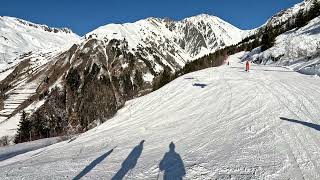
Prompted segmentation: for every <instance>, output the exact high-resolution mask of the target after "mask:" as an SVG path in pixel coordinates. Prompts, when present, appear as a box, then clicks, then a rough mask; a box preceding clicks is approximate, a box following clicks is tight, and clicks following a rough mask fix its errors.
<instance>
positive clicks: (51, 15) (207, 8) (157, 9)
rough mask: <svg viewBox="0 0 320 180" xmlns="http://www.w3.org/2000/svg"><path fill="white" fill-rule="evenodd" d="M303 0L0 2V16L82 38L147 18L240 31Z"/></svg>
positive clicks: (67, 0)
mask: <svg viewBox="0 0 320 180" xmlns="http://www.w3.org/2000/svg"><path fill="white" fill-rule="evenodd" d="M299 2H302V0H224V1H222V0H99V1H98V0H90V1H89V0H87V1H85V0H50V1H48V0H1V3H0V4H1V5H0V16H13V17H19V18H22V19H25V20H28V21H31V22H35V23H41V24H47V25H49V26H54V27H69V28H71V29H72V30H73V31H74V32H75V33H77V34H79V35H84V34H85V33H88V32H90V31H92V30H94V29H95V28H97V27H99V26H102V25H105V24H109V23H125V22H134V21H136V20H139V19H143V18H146V17H150V16H152V17H169V18H171V19H175V20H179V19H183V18H185V17H190V16H193V15H197V14H201V13H207V14H210V15H216V16H219V17H220V18H222V19H224V20H226V21H228V22H230V23H231V24H233V25H235V26H237V27H239V28H241V29H252V28H255V27H258V26H260V25H262V24H263V23H265V21H266V20H267V19H268V18H269V17H271V16H272V15H273V14H275V13H276V12H279V11H280V10H282V9H285V8H288V7H291V6H292V5H294V4H296V3H299Z"/></svg>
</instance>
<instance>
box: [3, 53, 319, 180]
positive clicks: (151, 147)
mask: <svg viewBox="0 0 320 180" xmlns="http://www.w3.org/2000/svg"><path fill="white" fill-rule="evenodd" d="M240 55H241V54H237V55H234V56H231V57H230V58H229V60H230V62H231V65H230V66H222V67H218V68H210V69H206V70H202V71H199V72H194V73H191V74H187V75H185V76H182V77H180V78H178V79H176V80H174V81H173V82H171V83H170V84H168V85H166V86H164V87H163V88H161V89H160V90H158V91H156V92H153V93H151V94H148V95H146V96H143V97H141V98H137V99H135V100H132V101H129V102H127V103H126V106H125V107H124V108H123V109H121V110H120V111H119V112H118V113H117V115H116V116H115V117H114V118H112V119H110V120H109V121H107V122H106V123H104V124H102V125H101V126H99V127H97V128H94V129H92V130H90V131H88V132H86V133H84V134H82V135H81V136H79V137H78V138H76V139H72V140H69V141H65V142H61V143H58V144H54V145H52V146H48V147H45V148H42V149H38V150H35V151H30V152H28V153H25V154H21V155H17V156H15V157H12V158H10V159H6V160H3V161H0V177H1V178H0V179H79V178H83V179H111V178H112V179H121V178H123V177H124V179H180V178H181V177H184V178H185V179H320V150H319V148H320V78H319V77H315V76H306V75H302V74H299V73H296V72H293V71H291V70H288V69H284V68H280V67H269V66H253V67H252V71H251V72H250V73H247V72H244V65H243V64H241V63H238V61H239V57H240Z"/></svg>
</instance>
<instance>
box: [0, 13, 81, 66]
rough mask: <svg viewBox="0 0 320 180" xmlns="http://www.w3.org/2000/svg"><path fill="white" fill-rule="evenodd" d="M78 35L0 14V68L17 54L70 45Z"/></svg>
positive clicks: (11, 60)
mask: <svg viewBox="0 0 320 180" xmlns="http://www.w3.org/2000/svg"><path fill="white" fill-rule="evenodd" d="M78 40H79V36H78V35H76V34H74V33H73V32H72V31H71V30H69V29H66V28H64V29H58V28H50V27H48V26H46V25H39V24H34V23H31V22H28V21H25V20H22V19H18V18H14V17H7V16H0V70H3V69H6V68H7V66H8V65H9V64H11V63H17V62H15V61H18V60H19V56H20V55H21V54H23V53H28V52H30V51H35V52H36V51H37V50H40V49H47V48H56V47H62V46H71V45H72V44H73V43H75V42H77V41H78Z"/></svg>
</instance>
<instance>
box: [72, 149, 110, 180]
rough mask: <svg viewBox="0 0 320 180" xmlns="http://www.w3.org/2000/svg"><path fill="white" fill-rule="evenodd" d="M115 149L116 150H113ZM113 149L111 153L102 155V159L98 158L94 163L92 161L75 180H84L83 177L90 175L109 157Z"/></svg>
mask: <svg viewBox="0 0 320 180" xmlns="http://www.w3.org/2000/svg"><path fill="white" fill-rule="evenodd" d="M113 149H114V148H113ZM113 149H111V150H110V151H108V152H106V153H104V154H102V155H101V156H100V157H98V158H97V159H95V160H94V161H92V162H91V163H90V164H89V165H88V166H87V167H85V168H84V169H83V170H82V171H81V172H80V173H79V174H78V175H77V176H76V177H74V178H73V180H78V179H80V178H82V177H83V176H85V175H86V174H88V173H89V172H90V171H91V170H92V169H93V168H94V167H95V166H97V165H98V164H99V163H101V162H102V161H103V160H104V159H105V158H106V157H108V156H109V155H110V154H111V153H112V151H113Z"/></svg>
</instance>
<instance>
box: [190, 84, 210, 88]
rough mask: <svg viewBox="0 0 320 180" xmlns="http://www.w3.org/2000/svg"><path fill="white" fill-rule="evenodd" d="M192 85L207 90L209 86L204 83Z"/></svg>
mask: <svg viewBox="0 0 320 180" xmlns="http://www.w3.org/2000/svg"><path fill="white" fill-rule="evenodd" d="M192 85H193V86H195V87H201V88H205V87H206V86H208V85H207V84H203V83H194V84H192Z"/></svg>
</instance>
